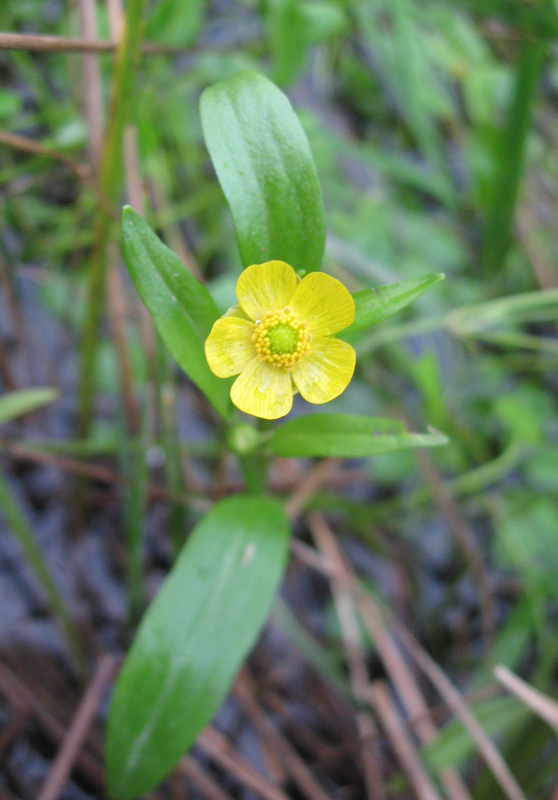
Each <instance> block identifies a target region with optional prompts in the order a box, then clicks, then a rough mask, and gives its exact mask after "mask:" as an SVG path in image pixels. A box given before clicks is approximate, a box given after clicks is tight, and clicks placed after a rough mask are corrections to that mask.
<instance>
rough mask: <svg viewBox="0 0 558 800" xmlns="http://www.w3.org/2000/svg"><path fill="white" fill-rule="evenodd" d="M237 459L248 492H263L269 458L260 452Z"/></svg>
mask: <svg viewBox="0 0 558 800" xmlns="http://www.w3.org/2000/svg"><path fill="white" fill-rule="evenodd" d="M238 458H239V461H240V467H241V469H242V475H243V476H244V482H245V484H246V488H247V489H248V491H249V492H253V493H254V494H262V493H263V492H265V489H266V485H267V467H268V463H269V457H268V456H267V455H265V454H264V453H262V452H257V453H251V454H250V455H244V456H239V457H238Z"/></svg>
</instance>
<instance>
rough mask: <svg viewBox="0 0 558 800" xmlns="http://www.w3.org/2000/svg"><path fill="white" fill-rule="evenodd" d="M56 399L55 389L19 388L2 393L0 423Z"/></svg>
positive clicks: (0, 398)
mask: <svg viewBox="0 0 558 800" xmlns="http://www.w3.org/2000/svg"><path fill="white" fill-rule="evenodd" d="M57 399H58V390H57V389H21V390H19V391H17V392H9V393H8V394H3V395H2V397H0V425H3V424H4V423H5V422H10V421H11V420H12V419H16V418H17V417H21V416H23V414H29V413H30V412H31V411H36V409H38V408H41V406H46V405H48V404H49V403H54V401H55V400H57Z"/></svg>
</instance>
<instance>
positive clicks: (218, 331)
mask: <svg viewBox="0 0 558 800" xmlns="http://www.w3.org/2000/svg"><path fill="white" fill-rule="evenodd" d="M253 332H254V323H253V322H250V320H247V319H243V318H242V317H234V316H231V317H221V319H218V320H217V322H216V323H215V324H214V326H213V328H212V329H211V333H210V334H209V336H208V337H207V339H206V340H205V357H206V358H207V363H208V364H209V368H210V369H211V371H212V372H213V373H215V375H217V377H218V378H230V376H231V375H238V373H239V372H242V370H243V369H244V368H245V367H246V366H247V365H248V364H249V363H250V361H251V360H252V359H253V358H254V356H255V354H256V348H255V347H254V344H253V342H252V338H251V337H252V334H253Z"/></svg>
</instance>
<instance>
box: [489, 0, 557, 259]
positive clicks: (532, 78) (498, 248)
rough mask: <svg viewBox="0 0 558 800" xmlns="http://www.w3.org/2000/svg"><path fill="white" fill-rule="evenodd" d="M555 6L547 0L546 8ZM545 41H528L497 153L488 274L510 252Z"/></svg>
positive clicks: (545, 49) (545, 46)
mask: <svg viewBox="0 0 558 800" xmlns="http://www.w3.org/2000/svg"><path fill="white" fill-rule="evenodd" d="M550 5H552V3H551V2H549V0H547V2H546V4H545V7H548V6H550ZM547 47H548V45H547V43H546V42H544V41H533V40H530V39H526V40H524V42H523V44H522V46H521V53H520V58H519V65H518V68H517V75H516V81H515V89H514V94H513V99H512V103H511V106H510V110H509V114H508V121H507V125H506V129H505V131H504V133H503V134H502V139H501V145H500V149H499V152H498V154H497V166H496V177H495V182H494V190H493V196H492V202H491V206H490V209H489V211H488V218H487V221H486V228H485V234H484V245H483V252H482V263H483V266H484V269H485V271H486V272H490V273H496V272H498V271H499V270H500V269H501V267H502V264H503V262H504V259H505V257H506V253H507V251H508V247H509V243H510V237H511V231H512V226H513V223H514V218H515V209H516V205H517V197H518V192H519V184H520V181H521V176H522V173H523V171H524V166H525V152H526V146H527V137H528V134H529V128H530V124H531V116H532V107H533V100H534V97H535V90H536V88H537V84H538V82H539V78H540V75H541V70H542V65H543V61H544V57H545V54H546V51H547Z"/></svg>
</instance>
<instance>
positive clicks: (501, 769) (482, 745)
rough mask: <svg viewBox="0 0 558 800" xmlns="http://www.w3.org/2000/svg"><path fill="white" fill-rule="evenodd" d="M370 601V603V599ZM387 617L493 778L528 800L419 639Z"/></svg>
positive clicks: (513, 798)
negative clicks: (457, 718)
mask: <svg viewBox="0 0 558 800" xmlns="http://www.w3.org/2000/svg"><path fill="white" fill-rule="evenodd" d="M359 592H360V593H361V594H362V589H359ZM368 599H369V600H370V598H368ZM385 613H386V615H387V617H388V621H389V624H390V625H391V626H392V628H393V629H394V630H396V631H397V635H398V637H399V639H400V641H401V642H403V644H404V645H405V647H406V649H407V650H408V652H409V653H410V655H411V656H412V657H413V659H414V661H415V662H416V663H417V665H418V666H419V667H420V668H421V669H422V671H423V672H424V674H425V675H426V676H427V677H428V678H429V680H430V682H431V683H432V685H433V686H434V687H435V688H436V689H437V690H438V692H439V693H440V695H441V696H442V697H443V698H444V700H445V701H446V703H447V704H448V706H449V707H450V708H451V709H452V710H453V712H454V714H455V715H456V716H458V717H459V719H460V720H461V722H462V723H463V726H464V727H465V728H466V729H467V731H469V734H470V735H471V738H472V739H473V741H474V742H475V744H476V746H477V748H478V750H479V753H480V754H481V756H482V757H483V759H484V761H485V762H486V764H487V766H488V767H489V768H490V769H491V771H492V774H493V775H494V777H495V778H496V780H497V781H498V783H499V784H500V786H501V788H502V789H503V791H504V792H505V793H506V795H507V796H508V797H509V798H510V800H525V795H524V794H523V792H522V790H521V788H520V787H519V785H518V783H517V781H516V780H515V778H514V777H513V775H512V773H511V771H510V769H509V767H508V765H507V764H506V762H505V761H504V759H503V758H502V755H501V753H500V751H499V750H498V748H497V747H496V745H495V744H494V742H493V741H492V740H491V739H490V738H489V737H488V736H487V735H486V733H485V732H484V730H483V728H482V727H481V725H479V723H478V722H477V720H476V718H475V716H474V714H473V713H472V711H471V709H470V708H469V706H468V705H467V703H466V702H465V701H464V699H463V697H462V696H461V694H460V693H459V691H458V690H457V689H456V688H455V686H454V685H453V683H452V682H451V681H450V679H449V678H448V676H447V675H446V673H445V672H444V671H443V670H442V669H441V668H440V667H439V666H438V664H436V662H435V661H434V660H433V659H432V658H431V657H430V656H429V655H428V653H427V652H426V651H425V650H424V649H423V648H422V647H421V646H420V644H419V643H418V642H417V640H416V639H415V637H414V636H413V635H412V634H411V633H410V632H409V631H408V630H407V628H405V626H404V625H402V624H401V623H400V622H399V620H398V619H397V618H396V617H395V616H394V615H393V614H390V613H389V612H388V611H386V612H385Z"/></svg>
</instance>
